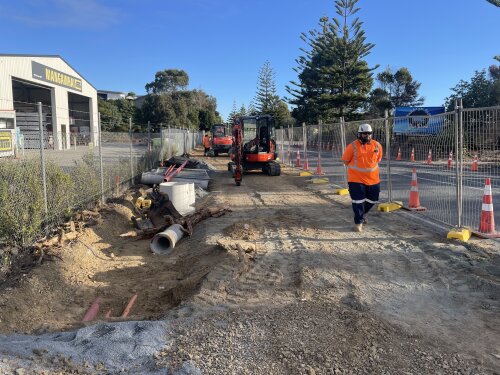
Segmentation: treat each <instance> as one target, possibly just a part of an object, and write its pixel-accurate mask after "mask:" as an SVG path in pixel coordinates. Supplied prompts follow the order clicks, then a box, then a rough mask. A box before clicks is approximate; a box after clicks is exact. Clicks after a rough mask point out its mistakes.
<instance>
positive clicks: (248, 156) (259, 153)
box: [228, 115, 281, 186]
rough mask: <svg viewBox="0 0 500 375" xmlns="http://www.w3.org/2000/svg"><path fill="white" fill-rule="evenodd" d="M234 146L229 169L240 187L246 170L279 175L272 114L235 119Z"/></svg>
mask: <svg viewBox="0 0 500 375" xmlns="http://www.w3.org/2000/svg"><path fill="white" fill-rule="evenodd" d="M232 133H233V145H232V148H231V162H229V163H228V170H229V171H230V172H232V174H233V177H234V181H235V182H236V185H237V186H240V185H241V180H242V179H243V173H244V172H246V171H251V170H259V169H260V170H262V172H264V173H265V174H267V175H269V176H279V175H280V173H281V169H280V165H279V163H278V162H277V160H278V153H277V150H276V141H275V140H274V138H273V137H274V119H273V118H272V117H271V116H269V115H263V116H246V117H240V118H236V119H235V121H234V125H233V132H232Z"/></svg>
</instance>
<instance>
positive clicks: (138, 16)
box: [0, 0, 500, 119]
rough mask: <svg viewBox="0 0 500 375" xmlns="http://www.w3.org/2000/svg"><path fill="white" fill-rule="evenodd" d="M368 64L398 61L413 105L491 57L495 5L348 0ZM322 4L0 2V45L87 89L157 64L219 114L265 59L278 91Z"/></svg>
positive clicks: (149, 71) (324, 10)
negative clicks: (52, 60) (61, 64)
mask: <svg viewBox="0 0 500 375" xmlns="http://www.w3.org/2000/svg"><path fill="white" fill-rule="evenodd" d="M358 5H359V7H360V8H361V10H360V12H359V13H358V15H359V17H360V19H361V21H363V22H364V25H363V29H364V30H365V32H366V36H367V40H368V41H369V42H371V43H374V44H375V47H374V48H373V50H372V53H371V54H370V55H369V56H368V57H367V60H368V62H369V64H370V66H373V65H375V64H380V68H379V69H378V70H377V72H378V71H380V70H381V69H384V68H385V67H386V66H387V65H390V66H391V67H394V68H399V67H402V66H405V67H407V68H408V69H409V70H410V72H411V73H412V75H413V77H414V78H415V79H416V80H417V81H419V82H421V83H422V86H421V89H420V93H421V94H422V95H423V96H425V98H426V101H425V105H441V104H443V101H444V98H445V97H447V96H448V95H449V94H450V88H451V87H454V86H455V85H456V84H457V83H458V81H459V80H460V79H465V80H469V79H470V78H471V77H472V75H473V73H474V71H475V70H481V69H485V68H487V67H488V66H489V65H491V64H493V63H494V60H493V56H495V55H500V8H498V7H495V6H494V5H492V4H490V3H488V2H487V1H486V0H433V1H431V0H421V1H405V0H399V1H397V0H360V1H359V2H358ZM324 15H326V16H329V17H332V16H334V15H335V14H334V1H333V0H274V1H273V0H266V1H264V0H252V1H248V0H163V1H158V0H156V1H155V0H107V1H98V0H45V1H42V0H15V1H14V0H12V1H11V0H0V19H1V24H2V30H3V33H4V37H3V38H2V43H1V44H0V46H1V47H0V49H1V50H0V53H18V54H49V55H51V54H56V55H61V56H62V57H63V58H64V59H65V60H66V61H68V62H69V63H70V64H71V65H72V66H73V67H74V68H75V69H76V70H77V71H78V72H79V73H80V74H82V75H83V76H84V77H85V78H86V79H87V80H88V81H89V82H90V83H92V84H93V85H94V86H95V87H96V88H97V89H102V90H111V91H124V92H129V91H134V92H136V93H137V94H144V93H145V90H144V85H145V84H146V83H148V82H151V81H152V80H153V79H154V74H155V73H156V72H157V71H159V70H163V69H169V68H177V69H183V70H185V71H186V72H187V73H188V75H189V77H190V85H189V87H190V88H192V89H194V88H196V89H202V90H204V91H205V92H207V93H208V94H209V95H212V96H214V97H215V98H217V104H218V110H219V112H221V114H222V116H223V118H224V119H225V118H226V117H227V115H228V113H229V111H230V110H231V108H232V105H233V101H235V102H236V104H237V107H238V108H239V107H240V106H241V104H244V105H245V106H248V104H249V103H250V100H251V99H252V98H253V97H254V95H255V91H256V83H257V76H258V71H259V68H260V67H261V66H262V65H263V64H264V62H265V61H266V60H269V61H270V62H271V66H272V67H273V69H274V70H275V72H276V83H277V88H278V94H279V95H280V96H285V95H287V93H286V91H285V85H286V84H288V83H289V81H290V80H293V79H295V78H296V74H295V72H294V71H293V70H292V68H293V67H295V66H296V63H295V59H296V58H297V57H298V56H299V55H300V54H301V52H300V50H299V48H301V47H305V44H304V43H303V42H302V41H301V40H300V37H299V36H300V33H301V32H303V31H308V30H311V29H314V28H317V27H318V20H319V18H321V17H322V16H324Z"/></svg>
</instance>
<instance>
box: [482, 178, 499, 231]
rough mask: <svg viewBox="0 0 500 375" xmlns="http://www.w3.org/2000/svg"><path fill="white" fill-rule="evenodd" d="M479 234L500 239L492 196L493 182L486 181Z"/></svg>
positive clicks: (488, 179)
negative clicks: (496, 228) (496, 227)
mask: <svg viewBox="0 0 500 375" xmlns="http://www.w3.org/2000/svg"><path fill="white" fill-rule="evenodd" d="M479 232H481V233H482V234H485V235H487V236H488V237H500V233H497V232H496V230H495V216H494V214H493V196H492V195H491V180H490V178H487V179H486V183H485V185H484V196H483V208H482V210H481V222H480V223H479Z"/></svg>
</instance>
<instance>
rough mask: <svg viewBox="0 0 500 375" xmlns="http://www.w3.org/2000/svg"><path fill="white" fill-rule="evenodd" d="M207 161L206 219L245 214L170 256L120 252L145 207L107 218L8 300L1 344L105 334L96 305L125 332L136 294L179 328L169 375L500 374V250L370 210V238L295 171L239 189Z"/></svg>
mask: <svg viewBox="0 0 500 375" xmlns="http://www.w3.org/2000/svg"><path fill="white" fill-rule="evenodd" d="M196 157H199V158H200V159H202V158H203V157H201V156H200V155H196ZM205 159H206V160H207V161H208V162H209V163H211V164H212V165H214V166H215V167H217V172H215V173H214V175H213V177H214V179H213V181H212V183H211V186H210V188H209V190H210V194H209V195H207V196H206V197H205V198H203V199H202V200H200V201H199V202H197V207H198V208H200V207H207V206H223V205H228V206H229V207H230V208H231V210H232V212H230V213H228V214H226V215H224V216H221V217H219V218H209V219H207V220H205V221H203V222H202V223H200V224H198V225H197V226H196V227H195V228H194V233H193V235H192V236H191V237H188V238H186V239H183V240H182V241H181V242H180V243H179V244H178V245H177V246H176V248H175V249H174V251H173V253H172V254H171V255H169V256H160V255H156V254H153V253H151V251H150V250H149V240H135V239H131V238H124V237H120V234H123V233H125V232H128V231H130V230H131V229H132V226H131V223H130V217H131V216H132V215H133V214H134V212H133V206H132V201H133V197H132V195H128V196H126V197H125V199H124V200H123V201H121V202H115V203H112V204H108V205H107V206H106V207H104V208H103V209H102V210H101V211H100V215H101V218H102V220H99V221H98V224H96V225H93V226H90V227H88V228H85V229H84V230H83V231H82V233H81V234H80V235H79V237H78V238H77V239H74V240H72V241H69V242H67V243H64V244H63V245H61V246H53V247H51V248H50V249H49V251H48V253H47V254H46V255H45V256H44V258H43V262H42V263H41V264H40V265H39V266H36V267H34V268H31V266H32V263H33V259H31V258H29V259H25V260H24V263H22V264H19V265H18V267H17V271H16V273H15V274H13V275H12V276H11V277H10V279H9V280H8V281H7V282H4V283H3V284H2V285H0V333H2V334H11V333H14V332H17V333H28V334H40V333H43V332H54V331H61V330H70V329H75V328H79V327H81V326H83V325H84V324H95V322H90V323H82V322H81V320H82V317H83V315H84V313H85V311H86V310H87V308H88V307H89V306H90V304H91V303H92V302H93V301H94V300H95V299H96V298H97V297H100V298H101V299H102V301H103V302H102V304H101V309H100V313H99V315H98V317H97V320H98V321H109V322H113V321H120V320H124V319H123V318H119V316H120V315H121V313H122V311H123V309H124V307H125V306H126V304H127V302H128V301H129V299H130V298H131V297H132V296H133V295H134V294H136V293H137V294H138V298H137V302H136V303H135V305H134V306H133V308H132V310H131V313H130V315H129V316H128V317H127V318H126V319H127V320H157V319H168V320H171V321H172V322H173V327H174V329H173V331H172V332H171V334H172V336H173V337H174V343H173V344H172V343H171V344H169V345H167V346H166V347H165V349H164V350H163V351H162V352H160V353H157V355H156V356H155V360H156V362H157V366H158V368H160V369H161V368H164V369H167V370H168V372H166V373H176V372H175V371H177V373H179V374H196V373H202V374H374V373H377V374H437V373H442V374H493V373H500V246H499V242H495V241H492V240H479V239H472V240H471V241H470V242H469V243H467V244H461V243H458V242H455V241H449V240H446V239H445V237H446V236H445V232H443V230H442V229H439V228H432V227H431V226H428V225H427V224H425V223H423V222H421V221H420V220H416V219H415V218H414V217H413V216H412V214H410V213H407V212H396V213H381V212H376V211H373V212H371V213H370V214H369V216H368V220H369V223H368V224H367V225H366V228H365V230H364V231H363V232H361V233H357V232H354V231H353V223H352V211H351V208H350V201H349V198H348V197H345V196H344V197H341V196H336V195H334V194H333V189H332V188H331V187H330V186H328V185H319V184H318V185H316V184H311V183H310V181H309V179H308V178H303V177H298V175H297V172H296V171H293V170H292V169H290V170H285V171H284V172H283V173H282V176H279V177H270V176H265V175H262V174H260V173H249V174H246V175H244V178H243V182H242V185H241V186H240V187H236V186H235V184H234V181H233V180H232V179H231V176H230V175H229V173H228V172H227V166H226V163H227V161H228V160H227V158H225V157H219V158H205ZM109 310H111V312H110V313H109V315H110V317H109V318H106V317H105V314H106V313H108V312H109ZM61 371H62V372H61V373H65V372H64V367H61ZM197 371H198V372H197ZM67 373H71V372H67Z"/></svg>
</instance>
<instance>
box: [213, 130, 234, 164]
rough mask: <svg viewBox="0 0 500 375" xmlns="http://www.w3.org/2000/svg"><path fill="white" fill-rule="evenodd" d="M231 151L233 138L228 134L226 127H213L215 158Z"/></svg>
mask: <svg viewBox="0 0 500 375" xmlns="http://www.w3.org/2000/svg"><path fill="white" fill-rule="evenodd" d="M230 149H231V136H230V135H229V134H226V127H225V126H224V125H220V124H216V125H213V126H212V150H213V153H214V156H218V155H219V154H220V153H223V152H227V153H228V154H229V150H230Z"/></svg>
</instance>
